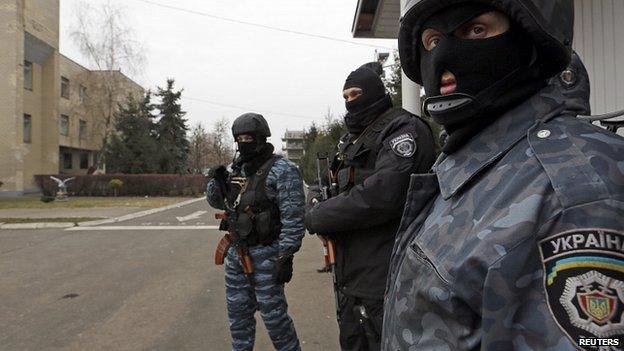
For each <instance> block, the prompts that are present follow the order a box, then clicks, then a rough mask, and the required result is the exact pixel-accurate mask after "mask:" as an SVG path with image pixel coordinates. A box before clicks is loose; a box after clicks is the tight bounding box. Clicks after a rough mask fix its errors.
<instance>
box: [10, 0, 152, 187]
mask: <svg viewBox="0 0 624 351" xmlns="http://www.w3.org/2000/svg"><path fill="white" fill-rule="evenodd" d="M0 23H2V24H3V25H2V27H1V29H0V45H1V46H2V48H3V54H2V55H0V76H1V77H3V78H2V80H1V81H0V123H1V125H2V126H3V127H2V128H0V182H2V184H1V186H0V195H20V194H24V193H29V192H36V191H38V189H37V187H36V185H35V183H34V179H33V175H35V174H58V173H65V174H85V173H87V170H88V169H89V168H90V167H92V166H93V165H94V164H95V161H96V158H97V153H98V152H99V151H100V150H101V146H102V142H103V136H104V133H105V131H106V126H110V125H111V123H107V117H106V116H108V115H110V114H109V113H107V111H103V108H102V106H104V105H103V104H102V101H103V99H109V101H114V102H118V101H122V99H124V98H125V96H127V95H128V94H134V95H135V96H139V95H140V94H142V93H143V88H142V87H141V86H140V85H139V84H137V83H135V82H133V81H132V80H131V79H129V78H128V77H126V76H125V75H123V74H122V73H121V72H119V71H91V70H88V69H87V68H85V67H82V66H81V65H79V64H77V63H76V62H74V61H72V60H71V59H69V58H67V57H65V56H63V55H61V54H60V53H59V50H58V48H59V0H3V5H2V6H0ZM111 82H113V84H116V87H118V88H119V89H116V94H115V95H114V96H103V95H108V94H103V93H102V92H103V90H104V89H103V86H104V85H105V84H111ZM106 106H116V104H106Z"/></svg>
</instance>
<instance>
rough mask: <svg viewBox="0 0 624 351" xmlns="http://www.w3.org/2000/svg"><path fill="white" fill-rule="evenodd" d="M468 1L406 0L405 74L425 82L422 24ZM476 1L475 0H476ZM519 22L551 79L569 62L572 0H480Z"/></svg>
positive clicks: (401, 52)
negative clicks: (447, 9)
mask: <svg viewBox="0 0 624 351" xmlns="http://www.w3.org/2000/svg"><path fill="white" fill-rule="evenodd" d="M467 1H468V0H407V4H406V5H405V9H404V10H405V11H404V13H405V15H403V17H402V18H401V26H400V29H399V56H400V57H401V64H402V66H403V71H404V72H405V74H406V75H407V76H408V77H409V78H410V79H411V80H413V81H414V82H416V83H418V84H421V85H422V75H421V73H420V53H419V49H418V48H419V42H420V35H421V32H422V25H423V23H425V21H426V20H427V19H428V18H429V17H430V16H431V15H433V14H434V13H436V12H438V11H440V10H441V9H443V8H445V7H447V6H449V5H452V4H457V3H461V2H467ZM473 1H474V0H473ZM479 2H483V3H489V4H491V5H492V6H494V7H496V8H498V9H499V10H500V11H501V12H503V13H505V14H507V15H508V16H509V17H510V18H511V19H512V20H514V21H515V22H516V23H518V24H519V25H520V26H521V27H522V28H523V29H524V31H525V32H526V33H527V34H528V35H530V36H531V37H532V39H533V43H534V45H535V47H536V49H537V52H538V61H539V65H540V66H539V68H540V72H539V73H540V76H541V77H543V78H549V77H552V76H553V75H555V74H556V73H558V72H561V71H562V70H563V69H564V68H565V67H566V66H567V65H568V63H569V62H570V54H571V52H572V36H573V27H574V2H573V0H479Z"/></svg>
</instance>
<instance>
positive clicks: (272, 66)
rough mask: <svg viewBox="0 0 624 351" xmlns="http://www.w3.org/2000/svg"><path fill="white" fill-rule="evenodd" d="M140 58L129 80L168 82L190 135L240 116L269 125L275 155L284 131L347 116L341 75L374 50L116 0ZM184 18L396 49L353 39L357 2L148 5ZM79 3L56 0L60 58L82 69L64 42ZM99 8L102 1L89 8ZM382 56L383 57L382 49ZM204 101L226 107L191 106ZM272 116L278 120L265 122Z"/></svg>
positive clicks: (209, 0)
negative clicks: (139, 46)
mask: <svg viewBox="0 0 624 351" xmlns="http://www.w3.org/2000/svg"><path fill="white" fill-rule="evenodd" d="M113 1H114V2H118V3H119V4H120V5H121V6H123V7H124V9H125V14H126V16H127V20H128V24H129V25H130V26H131V27H133V29H134V30H135V32H136V36H137V38H138V39H140V40H141V41H142V42H143V45H144V47H145V49H146V55H145V56H146V58H147V62H146V66H145V67H144V73H143V74H142V75H141V76H138V77H132V76H131V78H133V79H135V80H136V81H137V82H139V83H140V84H142V85H143V86H144V87H145V88H154V87H155V86H157V85H160V86H164V85H165V81H166V79H167V78H168V77H171V78H175V80H176V87H177V88H184V92H183V93H182V96H183V101H182V107H183V109H184V110H186V111H187V112H188V113H187V116H186V117H187V119H188V120H189V124H190V125H191V126H192V125H194V124H196V123H197V122H201V123H203V124H204V125H205V126H206V127H207V128H211V127H212V124H213V123H214V121H215V120H217V119H219V118H221V117H226V118H228V119H229V120H230V121H232V120H233V119H234V118H236V117H237V116H239V115H240V114H242V113H244V112H249V111H254V112H259V113H262V114H263V115H264V116H265V118H267V120H268V122H269V125H270V127H271V130H272V132H273V137H272V138H271V142H272V143H273V144H274V145H275V146H276V149H278V150H279V149H280V148H281V140H280V138H281V136H282V135H283V134H284V132H285V131H286V129H289V130H300V129H303V128H305V127H308V126H310V124H311V122H312V121H313V120H314V121H316V122H317V123H322V122H323V121H324V115H325V114H326V113H327V109H328V108H330V109H331V111H332V112H333V114H334V116H339V115H341V114H342V113H344V101H343V100H342V86H343V84H344V80H345V79H346V77H347V75H348V74H349V73H350V72H351V71H352V70H354V69H355V68H357V67H358V66H360V65H361V64H363V63H366V62H369V61H372V60H373V58H374V52H375V48H374V47H369V46H360V45H352V44H349V43H344V42H337V41H331V40H326V39H317V38H311V37H306V36H301V35H296V34H292V33H284V32H278V31H272V30H267V29H263V28H258V27H252V26H247V25H242V24H236V23H231V22H226V21H222V20H218V19H214V18H209V17H205V16H200V15H194V14H191V13H187V12H181V11H176V10H172V9H167V8H162V7H158V6H155V5H151V4H148V3H146V2H143V1H141V0H123V1H122V0H113ZM149 1H151V2H154V3H160V4H163V5H169V6H175V7H180V8H184V9H188V10H191V11H197V12H203V13H208V14H211V15H215V16H222V17H227V18H232V19H236V20H240V21H246V22H252V23H257V24H262V25H267V26H272V27H277V28H282V29H286V30H294V31H299V32H305V33H311V34H316V35H322V36H328V37H333V38H339V39H344V40H350V41H354V42H357V43H362V44H365V43H366V44H373V45H379V46H382V47H389V48H396V40H382V39H371V40H363V39H354V38H352V36H351V25H352V23H353V17H354V14H355V7H356V5H357V0H296V1H295V0H270V1H269V0H264V1H262V0H202V1H200V0H175V1H173V0H149ZM78 2H79V0H61V39H60V51H61V53H63V54H65V55H66V56H68V57H70V58H72V59H74V60H75V61H77V62H79V63H81V64H83V65H85V66H87V67H89V64H88V62H87V61H86V60H85V59H84V58H83V57H82V55H81V54H80V52H79V51H78V49H77V47H76V45H75V44H74V43H73V41H72V39H71V38H70V36H69V33H70V29H71V28H72V26H73V23H74V21H75V10H74V9H75V6H76V4H77V3H78ZM89 2H91V3H94V4H97V3H101V2H104V0H89ZM379 50H380V51H389V50H388V49H383V48H380V49H379ZM185 96H186V97H189V98H194V99H202V100H208V101H211V102H216V103H220V104H225V105H234V106H240V107H242V109H239V108H231V107H224V106H218V105H214V104H209V103H205V102H198V101H194V100H190V99H184V97H185ZM272 112H279V113H282V114H283V115H282V114H280V115H278V114H275V113H272Z"/></svg>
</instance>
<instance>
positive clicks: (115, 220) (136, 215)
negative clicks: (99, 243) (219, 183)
mask: <svg viewBox="0 0 624 351" xmlns="http://www.w3.org/2000/svg"><path fill="white" fill-rule="evenodd" d="M199 201H205V198H203V197H199V198H197V199H191V200H187V201H182V202H178V203H175V204H171V205H167V206H163V207H158V208H152V209H149V210H145V211H141V212H135V213H130V214H127V215H124V216H121V217H115V218H109V219H101V220H97V221H89V222H80V223H78V226H79V227H92V226H96V225H101V224H110V223H118V222H123V221H127V220H130V219H135V218H139V217H144V216H148V215H151V214H154V213H158V212H163V211H167V210H170V209H172V208H178V207H182V206H186V205H190V204H192V203H195V202H199ZM72 227H73V226H72Z"/></svg>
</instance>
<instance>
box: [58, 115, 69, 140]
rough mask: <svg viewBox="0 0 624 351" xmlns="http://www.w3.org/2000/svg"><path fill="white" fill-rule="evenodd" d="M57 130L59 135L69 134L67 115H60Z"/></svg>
mask: <svg viewBox="0 0 624 351" xmlns="http://www.w3.org/2000/svg"><path fill="white" fill-rule="evenodd" d="M60 122H61V123H60V126H59V130H60V132H61V135H65V136H68V135H69V116H66V115H61V121H60Z"/></svg>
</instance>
